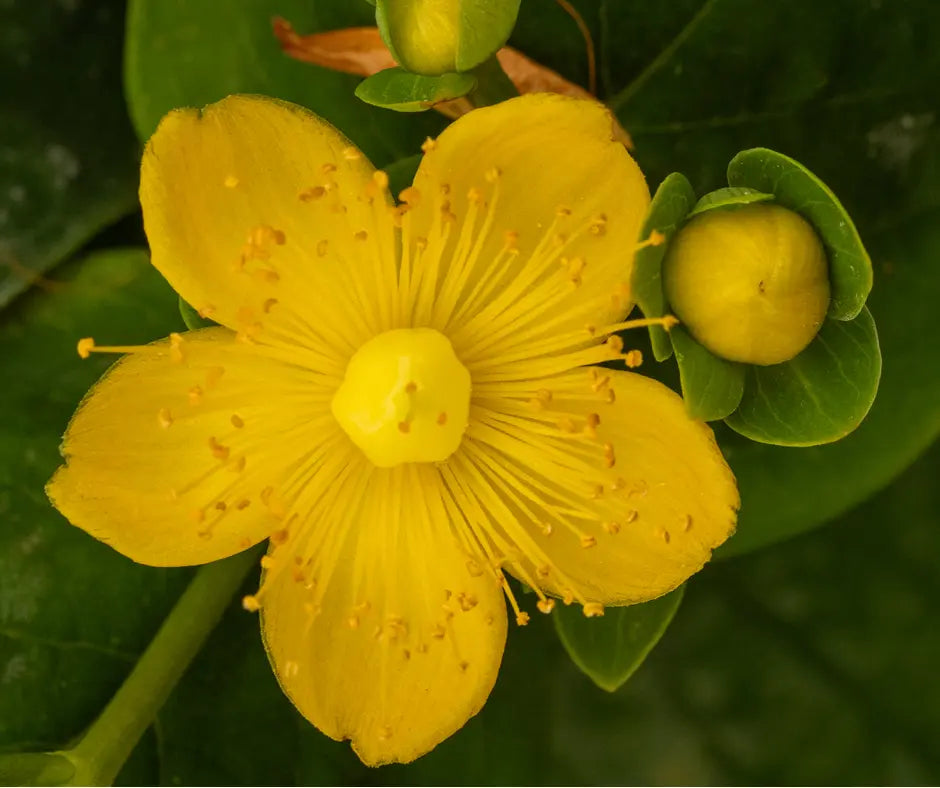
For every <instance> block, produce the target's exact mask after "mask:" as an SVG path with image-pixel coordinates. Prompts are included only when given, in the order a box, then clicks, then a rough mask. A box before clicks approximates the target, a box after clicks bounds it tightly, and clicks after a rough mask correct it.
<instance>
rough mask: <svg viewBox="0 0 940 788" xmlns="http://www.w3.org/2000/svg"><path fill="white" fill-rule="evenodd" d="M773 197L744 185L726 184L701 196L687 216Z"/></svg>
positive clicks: (690, 216) (767, 200) (731, 207)
mask: <svg viewBox="0 0 940 788" xmlns="http://www.w3.org/2000/svg"><path fill="white" fill-rule="evenodd" d="M773 199H774V196H773V195H772V194H766V193H764V192H759V191H757V190H756V189H749V188H747V187H746V186H726V187H725V188H723V189H716V190H715V191H713V192H709V193H708V194H706V195H705V196H704V197H701V198H700V199H699V201H698V202H697V203H695V207H694V208H693V209H692V212H691V213H690V214H689V216H688V218H689V219H691V218H692V217H693V216H698V215H699V214H700V213H705V212H706V211H714V210H716V209H719V210H725V209H732V210H733V209H734V208H740V207H741V206H743V205H751V204H752V203H755V202H769V201H771V200H773Z"/></svg>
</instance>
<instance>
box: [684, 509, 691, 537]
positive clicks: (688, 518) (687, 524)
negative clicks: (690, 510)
mask: <svg viewBox="0 0 940 788" xmlns="http://www.w3.org/2000/svg"><path fill="white" fill-rule="evenodd" d="M682 530H683V531H684V532H685V533H688V532H689V531H691V530H692V515H691V514H687V515H686V516H685V517H684V518H683V522H682Z"/></svg>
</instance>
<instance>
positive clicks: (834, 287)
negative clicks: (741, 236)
mask: <svg viewBox="0 0 940 788" xmlns="http://www.w3.org/2000/svg"><path fill="white" fill-rule="evenodd" d="M728 183H729V184H731V185H732V186H739V187H741V186H745V187H750V188H753V189H759V190H760V191H764V192H770V193H771V194H773V195H774V198H775V200H776V201H777V202H778V203H779V204H780V205H783V206H784V207H786V208H790V209H792V210H794V211H796V212H797V213H799V214H801V215H802V216H803V217H804V218H806V219H807V220H808V221H809V222H810V223H811V224H812V225H813V226H814V227H815V228H816V231H817V232H818V233H819V237H820V238H821V239H822V242H823V246H824V247H825V248H826V255H827V256H828V258H829V281H830V288H831V291H832V301H831V302H830V304H829V316H830V317H832V318H834V319H836V320H851V319H852V318H854V317H855V316H856V315H857V314H858V313H859V312H860V311H861V309H862V307H863V306H864V305H865V300H866V299H867V298H868V294H869V292H871V286H872V269H871V259H870V258H869V257H868V252H867V251H866V250H865V246H864V245H863V244H862V239H861V238H859V235H858V230H856V229H855V224H854V223H853V222H852V218H851V217H850V216H849V214H848V212H847V211H846V210H845V208H843V207H842V203H840V202H839V200H838V198H837V197H836V196H835V195H834V194H833V193H832V190H831V189H830V188H829V187H828V186H826V184H824V183H823V182H822V181H821V180H819V178H817V177H816V176H815V175H814V174H813V173H811V172H810V171H809V170H808V169H807V168H806V167H804V166H803V165H802V164H800V163H799V162H797V161H794V160H793V159H791V158H789V157H787V156H784V155H783V154H781V153H777V152H776V151H772V150H767V149H766V148H754V149H752V150H746V151H742V152H741V153H739V154H738V155H737V156H735V157H734V158H733V159H732V160H731V163H730V164H729V165H728Z"/></svg>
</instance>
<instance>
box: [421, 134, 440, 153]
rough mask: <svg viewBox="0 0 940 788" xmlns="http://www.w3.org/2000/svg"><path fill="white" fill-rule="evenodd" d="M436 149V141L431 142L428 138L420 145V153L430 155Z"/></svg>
mask: <svg viewBox="0 0 940 788" xmlns="http://www.w3.org/2000/svg"><path fill="white" fill-rule="evenodd" d="M436 147H437V141H436V140H432V139H431V138H430V137H428V138H426V139H425V140H424V142H422V143H421V152H422V153H430V152H431V151H432V150H434V149H435V148H436Z"/></svg>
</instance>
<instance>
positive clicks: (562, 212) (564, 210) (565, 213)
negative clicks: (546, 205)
mask: <svg viewBox="0 0 940 788" xmlns="http://www.w3.org/2000/svg"><path fill="white" fill-rule="evenodd" d="M555 215H556V216H558V217H559V218H567V217H569V216H571V209H570V208H568V207H567V206H565V205H559V206H558V208H557V209H556V210H555Z"/></svg>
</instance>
